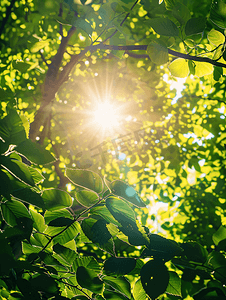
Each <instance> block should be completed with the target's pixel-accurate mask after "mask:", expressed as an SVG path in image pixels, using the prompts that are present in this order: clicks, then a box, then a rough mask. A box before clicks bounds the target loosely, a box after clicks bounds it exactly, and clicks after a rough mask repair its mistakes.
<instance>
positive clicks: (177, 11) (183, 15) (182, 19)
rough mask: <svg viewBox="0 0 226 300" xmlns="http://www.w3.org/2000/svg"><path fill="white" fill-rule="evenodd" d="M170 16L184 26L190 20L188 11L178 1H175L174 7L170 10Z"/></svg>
mask: <svg viewBox="0 0 226 300" xmlns="http://www.w3.org/2000/svg"><path fill="white" fill-rule="evenodd" d="M171 14H172V16H173V17H174V18H175V19H177V21H178V22H179V23H180V24H181V25H184V24H185V23H186V22H187V21H188V19H189V18H190V11H189V9H188V8H187V6H185V5H184V4H183V3H181V2H179V1H176V3H175V5H174V7H173V8H172V9H171Z"/></svg>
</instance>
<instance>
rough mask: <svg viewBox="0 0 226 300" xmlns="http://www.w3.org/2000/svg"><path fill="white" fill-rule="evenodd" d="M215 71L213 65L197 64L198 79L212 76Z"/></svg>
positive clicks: (198, 62) (197, 62)
mask: <svg viewBox="0 0 226 300" xmlns="http://www.w3.org/2000/svg"><path fill="white" fill-rule="evenodd" d="M213 70H214V69H213V65H211V64H209V63H206V62H200V61H196V62H195V75H196V76H198V77H202V76H205V75H209V74H212V73H213Z"/></svg>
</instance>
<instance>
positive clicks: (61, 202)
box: [42, 189, 72, 211]
mask: <svg viewBox="0 0 226 300" xmlns="http://www.w3.org/2000/svg"><path fill="white" fill-rule="evenodd" d="M42 199H43V201H44V203H45V207H46V209H48V210H50V211H53V210H58V209H61V208H65V207H70V206H71V205H72V198H71V196H70V195H69V194H68V193H67V192H65V191H62V190H58V189H48V190H45V191H44V192H43V194H42Z"/></svg>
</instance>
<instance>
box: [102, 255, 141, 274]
mask: <svg viewBox="0 0 226 300" xmlns="http://www.w3.org/2000/svg"><path fill="white" fill-rule="evenodd" d="M135 266H136V260H135V259H134V258H121V257H110V258H109V259H108V260H106V261H105V263H104V270H105V272H106V273H107V274H108V275H114V274H115V275H126V274H128V273H130V272H131V271H132V270H133V269H134V268H135Z"/></svg>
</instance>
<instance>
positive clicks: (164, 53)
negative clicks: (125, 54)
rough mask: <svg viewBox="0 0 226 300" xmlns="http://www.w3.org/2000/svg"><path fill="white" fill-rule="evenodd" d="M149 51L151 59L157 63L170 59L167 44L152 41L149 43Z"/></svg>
mask: <svg viewBox="0 0 226 300" xmlns="http://www.w3.org/2000/svg"><path fill="white" fill-rule="evenodd" d="M147 53H148V55H149V57H150V59H151V60H152V61H153V63H155V64H156V65H163V64H165V63H167V62H168V60H169V55H168V49H167V48H166V47H165V46H163V45H161V44H159V43H157V42H156V41H152V42H151V43H150V44H149V45H148V48H147Z"/></svg>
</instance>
